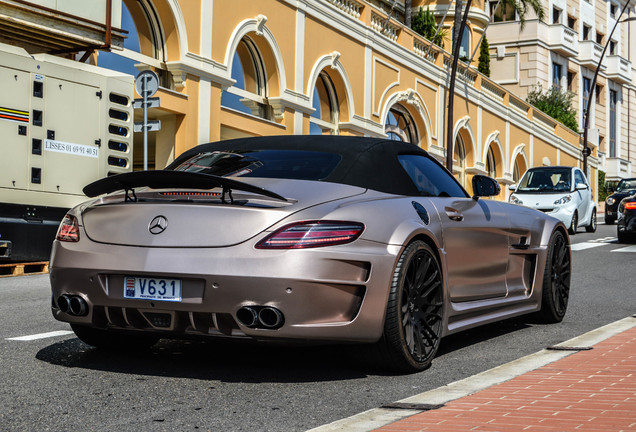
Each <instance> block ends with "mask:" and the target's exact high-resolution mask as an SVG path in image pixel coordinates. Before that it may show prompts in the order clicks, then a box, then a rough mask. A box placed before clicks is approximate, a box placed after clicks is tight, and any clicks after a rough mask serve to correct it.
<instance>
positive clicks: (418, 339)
mask: <svg viewBox="0 0 636 432" xmlns="http://www.w3.org/2000/svg"><path fill="white" fill-rule="evenodd" d="M443 287H444V284H443V282H442V272H441V267H440V265H439V262H438V260H437V257H436V256H435V253H434V252H433V250H432V249H431V248H430V247H429V246H428V245H427V244H426V243H425V242H423V241H420V240H417V241H414V242H413V243H411V244H410V245H408V246H407V248H406V249H405V250H404V252H402V255H401V256H400V259H399V260H398V264H397V266H396V268H395V271H394V273H393V280H392V283H391V291H390V293H389V301H388V304H387V309H386V320H385V324H384V333H383V336H382V339H381V340H380V341H379V342H378V344H376V351H377V354H378V355H376V357H377V360H380V361H381V362H382V363H384V365H385V366H386V367H387V368H389V369H392V370H396V371H400V372H418V371H421V370H424V369H426V368H428V367H429V366H430V364H431V362H432V361H433V358H434V357H435V354H436V353H437V349H438V348H439V343H440V339H441V335H442V322H443V319H442V317H443V309H444V291H443V289H444V288H443Z"/></svg>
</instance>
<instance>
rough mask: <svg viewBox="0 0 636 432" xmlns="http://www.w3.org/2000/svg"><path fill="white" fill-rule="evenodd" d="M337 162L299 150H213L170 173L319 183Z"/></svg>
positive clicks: (328, 155)
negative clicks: (180, 172) (315, 181)
mask: <svg viewBox="0 0 636 432" xmlns="http://www.w3.org/2000/svg"><path fill="white" fill-rule="evenodd" d="M340 159H341V156H340V155H337V154H333V153H324V152H313V151H300V150H259V151H251V150H242V151H232V152H224V151H213V152H205V153H199V154H196V155H194V156H192V157H191V158H189V159H187V160H185V161H184V162H183V163H181V164H180V165H179V166H177V167H175V168H174V170H175V171H189V172H198V173H203V174H214V175H217V176H223V177H229V176H234V177H265V178H282V179H296V180H322V179H324V178H325V177H327V176H328V175H329V174H330V173H331V172H332V171H333V170H334V168H336V166H337V165H338V163H339V162H340Z"/></svg>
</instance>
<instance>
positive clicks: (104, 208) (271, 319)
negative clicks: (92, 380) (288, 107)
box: [50, 136, 571, 371]
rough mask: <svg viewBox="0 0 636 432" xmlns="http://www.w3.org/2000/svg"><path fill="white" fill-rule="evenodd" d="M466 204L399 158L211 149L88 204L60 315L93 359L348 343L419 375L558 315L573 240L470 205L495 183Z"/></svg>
mask: <svg viewBox="0 0 636 432" xmlns="http://www.w3.org/2000/svg"><path fill="white" fill-rule="evenodd" d="M473 189H474V191H475V196H473V197H471V196H469V195H468V194H467V193H466V191H465V190H464V189H463V188H462V187H461V185H460V184H459V183H458V182H457V181H456V180H455V178H454V177H453V176H452V175H450V174H449V172H448V171H447V170H446V169H445V168H444V167H442V166H441V165H440V164H439V163H438V162H437V161H436V160H435V159H434V158H433V157H432V156H430V155H429V154H428V153H427V152H426V151H424V150H422V149H420V148H418V147H416V146H414V145H412V144H407V143H401V142H396V141H389V140H384V139H375V138H358V137H336V136H282V137H262V138H246V139H238V140H232V141H222V142H216V143H210V144H203V145H200V146H198V147H195V148H193V149H191V150H189V151H187V152H185V153H184V154H182V155H181V156H180V157H179V158H178V159H177V160H175V162H174V163H172V164H171V165H170V166H169V167H167V168H166V169H165V170H159V171H144V172H133V173H128V174H120V175H115V176H112V177H107V178H104V179H101V180H98V181H96V182H94V183H92V184H90V185H88V186H86V188H84V192H85V193H86V195H88V196H89V197H98V196H99V198H96V199H93V200H92V201H89V202H87V203H84V204H82V205H80V206H78V207H76V208H74V209H72V210H71V211H69V212H68V214H67V215H66V217H65V218H64V220H63V222H62V223H61V225H60V228H59V231H58V234H57V239H56V240H55V242H54V245H53V253H52V256H51V265H50V278H51V287H52V311H53V315H54V316H55V318H57V319H58V320H61V321H66V322H69V323H70V324H71V327H72V329H73V330H74V331H75V333H76V334H77V336H78V337H79V338H80V339H81V340H83V341H84V342H86V343H88V344H90V345H94V346H97V347H110V348H117V347H131V346H134V347H139V346H143V345H145V346H148V345H151V344H153V343H155V342H156V341H157V340H158V339H159V338H162V337H166V338H186V337H193V336H201V337H229V338H244V339H246V338H247V339H250V338H251V339H259V340H260V339H278V340H290V341H293V340H295V341H304V342H306V341H316V342H324V341H341V342H349V343H361V344H362V343H364V344H367V345H368V346H370V349H369V350H368V352H369V353H372V355H373V356H374V359H375V360H376V361H377V362H378V363H379V364H380V365H382V366H383V367H386V368H390V369H393V370H399V371H418V370H422V369H424V368H426V367H427V366H428V365H429V364H430V363H431V361H432V359H433V357H434V356H435V353H436V351H437V348H438V346H439V343H440V339H441V338H442V337H444V336H446V335H448V334H451V333H454V332H458V331H460V330H465V329H468V328H471V327H475V326H478V325H482V324H486V323H489V322H493V321H497V320H501V319H504V318H508V317H513V316H517V315H522V314H528V313H535V314H536V315H537V316H538V317H539V318H540V319H542V320H543V321H546V322H559V321H561V320H562V318H563V316H564V314H565V312H566V308H567V303H568V296H569V289H570V263H571V261H570V249H569V237H568V234H567V228H566V227H565V226H564V225H563V223H561V222H559V221H558V220H557V219H555V218H552V217H550V216H546V215H545V214H543V213H541V212H539V211H537V210H533V209H530V208H527V207H522V206H517V205H512V204H508V203H505V202H500V201H494V200H488V199H482V198H480V197H486V196H492V195H496V194H498V193H499V186H498V184H497V183H496V182H495V181H494V180H493V179H491V178H489V177H485V176H481V175H475V176H474V178H473ZM104 194H107V195H104ZM367 355H368V353H367Z"/></svg>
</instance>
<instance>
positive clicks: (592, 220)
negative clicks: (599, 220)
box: [585, 209, 596, 233]
mask: <svg viewBox="0 0 636 432" xmlns="http://www.w3.org/2000/svg"><path fill="white" fill-rule="evenodd" d="M585 231H587V232H589V233H593V232H596V209H593V210H592V217H591V218H590V224H589V225H588V226H586V227H585Z"/></svg>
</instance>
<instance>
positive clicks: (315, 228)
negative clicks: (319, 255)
mask: <svg viewBox="0 0 636 432" xmlns="http://www.w3.org/2000/svg"><path fill="white" fill-rule="evenodd" d="M362 231H364V225H362V224H361V223H358V222H340V221H309V222H296V223H293V224H289V225H286V226H284V227H283V228H281V229H279V230H277V231H276V232H274V233H272V234H270V235H269V236H267V237H266V238H265V239H264V240H261V241H260V242H259V243H258V244H257V245H256V248H257V249H304V248H314V247H321V246H334V245H341V244H345V243H351V242H352V241H354V240H355V239H357V238H358V237H360V234H362Z"/></svg>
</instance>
